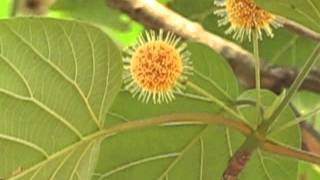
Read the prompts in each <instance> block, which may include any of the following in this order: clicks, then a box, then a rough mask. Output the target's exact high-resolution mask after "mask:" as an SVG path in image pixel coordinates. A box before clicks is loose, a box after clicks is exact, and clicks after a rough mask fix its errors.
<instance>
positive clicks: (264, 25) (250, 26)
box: [214, 0, 281, 41]
mask: <svg viewBox="0 0 320 180" xmlns="http://www.w3.org/2000/svg"><path fill="white" fill-rule="evenodd" d="M215 4H216V5H217V6H220V7H223V9H219V10H216V11H215V12H214V13H215V14H216V15H218V16H221V17H222V19H221V20H219V22H218V24H219V26H221V25H227V24H229V23H230V27H229V29H227V31H226V33H227V34H231V33H234V35H233V38H235V39H237V40H240V41H243V39H244V36H248V38H249V41H250V40H251V35H252V31H256V32H257V34H258V36H259V39H262V30H264V31H265V32H266V34H267V36H270V37H273V33H272V27H274V28H278V27H281V23H280V22H279V21H278V20H277V18H276V17H275V16H274V15H273V14H271V13H269V12H267V11H265V10H263V9H261V8H259V7H258V6H257V5H256V4H255V2H254V0H215Z"/></svg>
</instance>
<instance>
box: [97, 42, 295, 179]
mask: <svg viewBox="0 0 320 180" xmlns="http://www.w3.org/2000/svg"><path fill="white" fill-rule="evenodd" d="M189 49H190V51H191V53H192V60H193V62H194V66H195V70H196V71H199V72H201V73H203V74H204V75H205V76H207V77H208V78H209V79H210V80H209V79H206V80H205V81H200V80H201V78H199V77H198V76H197V75H195V76H194V77H193V78H192V82H194V83H196V84H199V85H200V86H201V87H203V88H205V89H207V90H208V91H209V92H210V93H212V94H214V95H215V96H216V97H217V98H220V99H222V100H223V101H224V102H225V103H228V101H227V100H225V99H224V98H223V95H221V94H219V93H218V94H217V93H216V90H215V89H210V88H209V87H210V86H211V85H210V84H211V83H212V82H209V81H213V82H215V83H216V84H218V85H219V87H220V88H221V89H222V90H224V91H225V92H226V93H227V94H228V95H229V96H231V97H232V99H234V100H235V99H236V96H237V95H238V93H237V92H238V90H237V82H236V80H235V77H234V75H233V74H232V72H231V70H230V68H229V67H228V66H227V65H226V64H225V63H224V61H223V60H222V59H221V58H219V56H217V55H215V53H213V52H212V51H211V50H209V49H208V48H207V47H205V46H202V45H197V44H191V45H190V46H189ZM222 72H223V73H222ZM222 74H223V75H222ZM187 93H193V92H187ZM263 97H264V98H263V101H264V103H265V105H270V104H271V103H272V102H273V100H274V99H275V95H273V94H272V93H269V92H263ZM240 99H249V100H251V99H254V93H253V92H248V93H245V94H243V95H242V96H241V98H240ZM217 109H218V108H217V106H216V105H215V104H214V103H209V102H207V101H206V100H205V99H203V98H197V99H192V98H189V97H178V98H177V100H176V101H174V102H173V103H172V104H164V105H151V104H149V105H146V104H142V103H140V102H137V101H136V100H135V99H132V98H131V97H130V94H128V93H126V92H123V93H121V94H120V95H119V96H118V98H117V100H116V102H115V104H114V106H113V108H112V110H111V111H110V113H109V116H108V118H107V122H108V125H111V124H118V123H124V122H127V121H133V120H136V119H141V118H148V117H149V118H150V117H154V116H157V115H164V114H172V113H184V112H189V113H190V112H206V113H211V114H218V113H217V111H216V110H217ZM241 110H242V111H243V113H244V114H245V115H246V117H247V118H248V119H249V122H250V124H251V125H253V126H254V125H256V122H255V121H254V117H255V114H254V112H253V110H255V107H251V106H244V107H241ZM199 118H200V117H199ZM292 118H293V113H292V112H291V111H290V110H288V109H286V111H285V112H284V113H283V114H282V116H281V117H280V120H279V124H283V123H284V122H288V121H289V120H291V119H292ZM279 124H277V125H279ZM272 138H274V139H276V140H277V141H279V142H282V143H284V144H287V145H290V146H293V147H299V144H300V140H299V130H298V128H297V127H293V128H291V129H288V130H286V131H284V132H281V133H280V134H277V136H274V137H272ZM243 141H244V136H243V135H242V134H240V133H238V132H236V131H234V130H231V129H228V128H225V127H223V126H215V125H195V124H193V125H192V124H169V125H164V126H160V127H153V128H149V129H140V130H139V131H132V132H127V133H123V134H119V135H116V136H113V137H110V138H109V139H107V140H105V141H104V142H103V143H102V149H101V154H100V159H99V163H98V167H97V170H96V174H95V176H94V178H93V179H99V180H106V179H108V180H119V179H121V180H140V179H158V180H167V179H183V180H194V179H202V180H212V179H220V177H221V175H222V173H223V171H224V169H225V168H226V166H227V163H228V160H229V158H230V157H231V156H232V154H233V153H234V152H235V150H236V149H237V148H238V147H239V146H240V144H241V143H242V142H243ZM297 166H298V163H297V161H296V160H292V159H289V158H285V157H279V156H276V155H272V154H269V153H265V152H262V151H260V150H259V151H258V152H257V153H256V154H255V155H254V157H253V158H252V160H251V161H250V162H249V164H248V168H247V169H246V170H245V171H244V172H243V174H242V175H241V178H240V179H241V180H251V179H252V180H269V179H289V180H294V179H296V177H297Z"/></svg>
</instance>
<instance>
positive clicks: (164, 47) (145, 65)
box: [124, 30, 192, 104]
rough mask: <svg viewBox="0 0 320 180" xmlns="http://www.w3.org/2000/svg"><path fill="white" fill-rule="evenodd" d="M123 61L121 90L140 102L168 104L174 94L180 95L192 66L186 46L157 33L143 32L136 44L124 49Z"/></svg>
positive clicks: (175, 39)
mask: <svg viewBox="0 0 320 180" xmlns="http://www.w3.org/2000/svg"><path fill="white" fill-rule="evenodd" d="M126 53H127V57H125V58H124V62H125V74H124V83H125V89H126V90H128V91H130V92H131V93H132V94H133V96H134V97H135V96H137V97H138V99H140V100H141V101H143V102H146V103H147V102H149V100H150V99H152V101H153V103H155V104H156V103H162V102H167V103H168V102H170V101H172V100H173V99H174V98H175V97H174V93H175V92H179V93H181V92H182V90H183V89H184V85H183V84H184V82H185V81H186V80H187V78H188V75H191V74H192V63H191V61H190V60H189V56H190V54H189V52H188V51H186V44H184V43H180V38H177V37H176V36H174V34H172V33H167V34H166V35H164V33H163V31H162V30H160V31H159V33H158V34H157V35H156V33H155V32H154V31H150V32H146V33H145V35H141V36H140V37H139V39H138V43H137V44H135V45H134V46H131V47H129V48H128V49H127V50H126Z"/></svg>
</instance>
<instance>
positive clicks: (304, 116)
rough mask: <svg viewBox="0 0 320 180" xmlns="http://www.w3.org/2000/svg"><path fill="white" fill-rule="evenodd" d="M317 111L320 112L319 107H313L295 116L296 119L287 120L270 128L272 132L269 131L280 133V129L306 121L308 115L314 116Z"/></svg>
mask: <svg viewBox="0 0 320 180" xmlns="http://www.w3.org/2000/svg"><path fill="white" fill-rule="evenodd" d="M319 112H320V107H317V108H315V109H313V110H312V111H310V112H309V113H307V114H305V115H302V116H300V117H297V118H296V119H294V120H291V121H289V122H287V123H286V124H284V125H283V126H281V127H279V128H277V129H274V130H272V132H270V135H273V134H277V133H280V132H282V131H284V130H286V129H288V128H290V127H293V126H295V125H297V124H300V123H302V122H304V121H307V120H308V118H309V117H310V116H314V115H316V114H317V113H319Z"/></svg>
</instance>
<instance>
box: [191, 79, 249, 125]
mask: <svg viewBox="0 0 320 180" xmlns="http://www.w3.org/2000/svg"><path fill="white" fill-rule="evenodd" d="M187 86H188V87H190V88H192V89H193V90H194V91H196V92H198V93H200V94H202V95H204V96H206V97H208V98H209V99H210V100H211V101H213V102H214V103H216V104H217V105H219V106H220V107H221V108H223V109H224V110H225V111H226V112H228V113H230V114H231V115H233V116H234V117H235V118H237V119H239V120H244V121H246V120H245V118H244V117H243V116H241V115H240V114H239V113H237V112H236V111H234V110H233V109H231V108H230V107H228V106H227V105H226V104H224V103H223V102H222V101H220V100H219V99H217V98H216V97H214V96H213V95H211V94H210V93H208V92H207V91H206V90H204V89H202V88H201V87H199V86H198V85H196V84H194V83H192V82H190V81H189V82H188V83H187Z"/></svg>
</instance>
